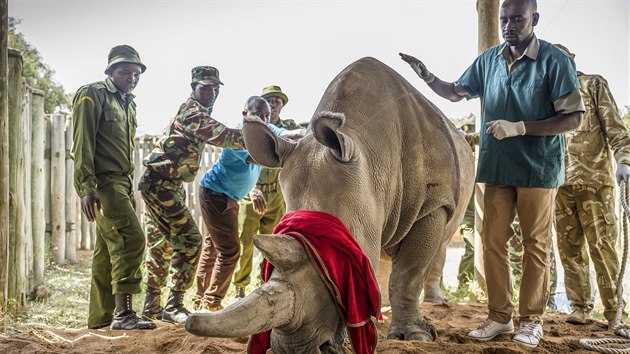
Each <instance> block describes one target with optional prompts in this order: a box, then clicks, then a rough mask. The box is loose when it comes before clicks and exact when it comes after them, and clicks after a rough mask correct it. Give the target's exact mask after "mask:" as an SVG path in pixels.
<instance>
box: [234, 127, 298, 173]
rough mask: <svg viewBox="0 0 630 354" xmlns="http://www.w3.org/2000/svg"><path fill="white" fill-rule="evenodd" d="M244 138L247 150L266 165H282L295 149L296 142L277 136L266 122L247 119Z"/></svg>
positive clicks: (255, 159)
mask: <svg viewBox="0 0 630 354" xmlns="http://www.w3.org/2000/svg"><path fill="white" fill-rule="evenodd" d="M243 140H244V141H245V146H246V147H247V151H249V154H250V155H251V156H252V158H253V159H254V161H256V163H257V164H259V165H262V166H266V167H272V168H273V167H282V165H284V162H285V161H286V159H287V158H288V157H289V155H291V153H292V152H293V150H294V149H295V145H296V144H295V143H293V142H290V141H287V140H284V139H280V138H278V137H277V136H275V135H274V134H273V133H272V132H271V130H270V129H269V128H268V127H267V125H266V124H264V123H262V122H257V121H245V123H244V124H243Z"/></svg>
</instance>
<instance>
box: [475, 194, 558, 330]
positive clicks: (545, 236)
mask: <svg viewBox="0 0 630 354" xmlns="http://www.w3.org/2000/svg"><path fill="white" fill-rule="evenodd" d="M556 192H557V189H547V188H525V187H513V186H504V185H492V184H487V185H486V190H485V193H484V218H483V227H482V231H481V240H482V243H483V250H484V255H483V261H484V268H485V271H486V284H487V288H488V310H489V314H488V317H489V318H490V319H491V320H493V321H496V322H499V323H508V322H509V321H510V320H511V319H512V313H513V311H514V304H513V303H512V279H511V272H510V259H509V256H508V241H509V240H510V238H511V237H512V236H513V235H514V229H512V221H513V220H514V217H515V215H516V213H517V212H518V215H519V218H520V225H521V232H522V233H523V248H524V253H523V277H522V282H521V287H520V294H519V314H520V320H521V321H536V322H540V323H542V316H543V314H544V312H545V306H546V304H547V300H548V298H549V264H550V257H549V255H550V253H551V246H552V243H551V233H552V228H553V207H554V201H555V197H556Z"/></svg>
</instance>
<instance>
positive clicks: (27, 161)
mask: <svg viewBox="0 0 630 354" xmlns="http://www.w3.org/2000/svg"><path fill="white" fill-rule="evenodd" d="M22 97H23V101H22V106H23V107H24V108H23V110H22V125H23V129H22V134H23V136H22V142H23V143H22V151H23V152H24V180H23V183H22V188H23V189H22V191H23V193H24V197H23V198H24V233H23V238H22V240H23V242H22V248H23V249H22V250H20V253H23V254H24V255H23V256H22V257H24V269H23V270H22V272H23V273H24V274H23V275H24V279H25V284H26V285H25V289H26V292H27V293H28V290H29V289H30V288H31V282H32V280H33V227H32V225H33V216H32V213H31V205H30V203H31V175H32V173H31V161H32V159H31V88H30V87H28V85H26V82H25V81H23V84H22Z"/></svg>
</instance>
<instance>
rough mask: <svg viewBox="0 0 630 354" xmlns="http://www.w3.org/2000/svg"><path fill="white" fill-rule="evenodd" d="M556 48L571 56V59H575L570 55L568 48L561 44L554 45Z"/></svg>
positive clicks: (573, 55)
mask: <svg viewBox="0 0 630 354" xmlns="http://www.w3.org/2000/svg"><path fill="white" fill-rule="evenodd" d="M554 45H555V46H556V47H558V48H560V49H562V50H563V51H564V52H565V53H567V54H569V55H570V56H571V58H575V54H573V53H571V51H570V50H569V48H567V47H565V46H563V45H562V44H559V43H556V44H554Z"/></svg>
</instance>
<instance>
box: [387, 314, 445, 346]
mask: <svg viewBox="0 0 630 354" xmlns="http://www.w3.org/2000/svg"><path fill="white" fill-rule="evenodd" d="M387 339H399V340H419V341H422V342H433V341H435V340H436V339H437V332H436V331H435V328H434V327H433V326H432V325H431V324H430V323H429V322H427V321H425V320H424V319H421V318H420V319H418V320H416V321H414V322H413V323H399V324H396V325H394V324H392V325H391V326H390V327H389V331H388V332H387Z"/></svg>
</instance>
